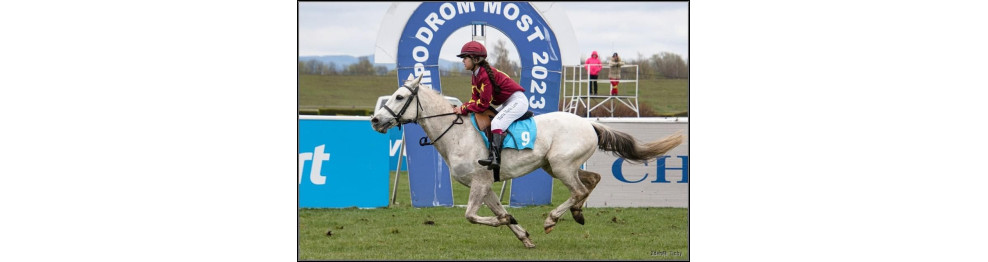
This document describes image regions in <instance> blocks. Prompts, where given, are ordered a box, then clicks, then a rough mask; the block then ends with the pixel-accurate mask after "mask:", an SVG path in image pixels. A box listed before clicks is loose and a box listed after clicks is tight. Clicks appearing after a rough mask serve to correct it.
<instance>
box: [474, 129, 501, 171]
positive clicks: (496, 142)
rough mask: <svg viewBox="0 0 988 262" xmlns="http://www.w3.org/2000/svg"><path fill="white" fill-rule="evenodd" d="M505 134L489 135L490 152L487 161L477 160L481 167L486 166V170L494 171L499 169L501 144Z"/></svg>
mask: <svg viewBox="0 0 988 262" xmlns="http://www.w3.org/2000/svg"><path fill="white" fill-rule="evenodd" d="M504 136H505V134H503V133H502V134H493V135H491V150H490V151H491V152H490V156H488V157H487V159H481V160H477V163H480V165H482V166H487V169H495V168H499V167H501V163H500V162H501V144H502V142H504Z"/></svg>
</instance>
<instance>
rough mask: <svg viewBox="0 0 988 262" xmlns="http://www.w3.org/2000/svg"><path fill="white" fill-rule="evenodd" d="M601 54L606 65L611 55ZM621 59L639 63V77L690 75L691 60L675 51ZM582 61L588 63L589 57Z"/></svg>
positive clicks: (629, 63) (630, 63)
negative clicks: (684, 59) (685, 59)
mask: <svg viewBox="0 0 988 262" xmlns="http://www.w3.org/2000/svg"><path fill="white" fill-rule="evenodd" d="M599 55H600V62H601V63H603V64H605V67H606V64H607V61H608V59H610V55H607V54H599ZM621 60H622V61H624V63H625V64H628V65H638V78H639V79H660V78H681V79H685V78H688V77H689V65H690V62H689V60H687V61H683V58H682V57H681V56H679V55H677V54H674V53H670V52H661V53H658V54H653V55H652V56H650V57H645V56H643V55H642V54H641V53H638V56H637V57H635V58H630V59H629V58H627V57H621ZM580 61H582V62H580V63H581V64H582V65H586V63H587V57H582V58H581V59H580ZM625 72H627V71H625ZM626 74H627V73H626Z"/></svg>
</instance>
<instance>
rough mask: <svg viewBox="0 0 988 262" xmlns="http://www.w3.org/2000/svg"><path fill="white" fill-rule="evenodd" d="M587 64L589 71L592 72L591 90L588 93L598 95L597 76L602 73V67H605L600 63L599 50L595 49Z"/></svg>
mask: <svg viewBox="0 0 988 262" xmlns="http://www.w3.org/2000/svg"><path fill="white" fill-rule="evenodd" d="M586 65H587V66H586V67H587V71H588V72H590V90H588V91H587V93H588V94H591V95H597V76H598V74H600V69H601V68H603V66H601V65H600V58H598V57H597V50H594V51H593V54H591V55H590V58H587V63H586Z"/></svg>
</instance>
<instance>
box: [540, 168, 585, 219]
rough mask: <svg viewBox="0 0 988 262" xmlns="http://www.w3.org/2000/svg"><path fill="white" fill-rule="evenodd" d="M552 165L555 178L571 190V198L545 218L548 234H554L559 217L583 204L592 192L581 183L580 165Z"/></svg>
mask: <svg viewBox="0 0 988 262" xmlns="http://www.w3.org/2000/svg"><path fill="white" fill-rule="evenodd" d="M550 164H551V165H552V168H551V169H552V174H554V177H556V178H557V179H559V181H561V182H563V185H566V187H567V188H569V192H570V197H569V199H566V201H565V202H563V203H562V204H560V205H559V206H558V207H556V208H555V209H553V210H552V211H550V212H549V216H548V217H546V218H545V233H546V234H548V233H549V232H552V229H553V228H554V227H555V226H556V222H558V221H559V217H560V216H562V215H563V212H566V209H569V208H572V207H573V204H576V203H582V201H583V200H584V199H586V198H587V196H588V195H589V194H590V191H589V190H587V188H586V186H584V185H583V183H581V182H580V178H579V176H578V174H579V173H578V171H579V170H580V166H579V165H566V164H563V163H560V164H557V163H550ZM581 221H582V220H581ZM581 221H578V222H581ZM581 224H582V223H581Z"/></svg>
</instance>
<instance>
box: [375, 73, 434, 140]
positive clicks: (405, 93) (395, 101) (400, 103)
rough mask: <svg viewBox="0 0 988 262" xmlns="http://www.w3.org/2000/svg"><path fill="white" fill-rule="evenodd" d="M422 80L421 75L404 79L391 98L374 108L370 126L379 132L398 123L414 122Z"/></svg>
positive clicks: (416, 115) (386, 130)
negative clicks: (411, 78)
mask: <svg viewBox="0 0 988 262" xmlns="http://www.w3.org/2000/svg"><path fill="white" fill-rule="evenodd" d="M421 82H422V75H419V77H418V78H416V79H415V80H408V81H405V84H404V85H402V86H399V87H398V90H395V93H394V94H391V98H390V99H388V102H387V103H385V104H384V106H383V107H382V108H380V109H376V110H375V113H374V117H372V118H371V126H372V127H374V130H375V131H377V132H381V133H386V132H388V129H390V128H392V127H394V126H396V125H398V124H406V123H411V122H415V120H416V119H417V118H418V113H419V110H417V109H418V107H419V105H418V104H419V102H418V101H417V100H418V91H419V83H421Z"/></svg>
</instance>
